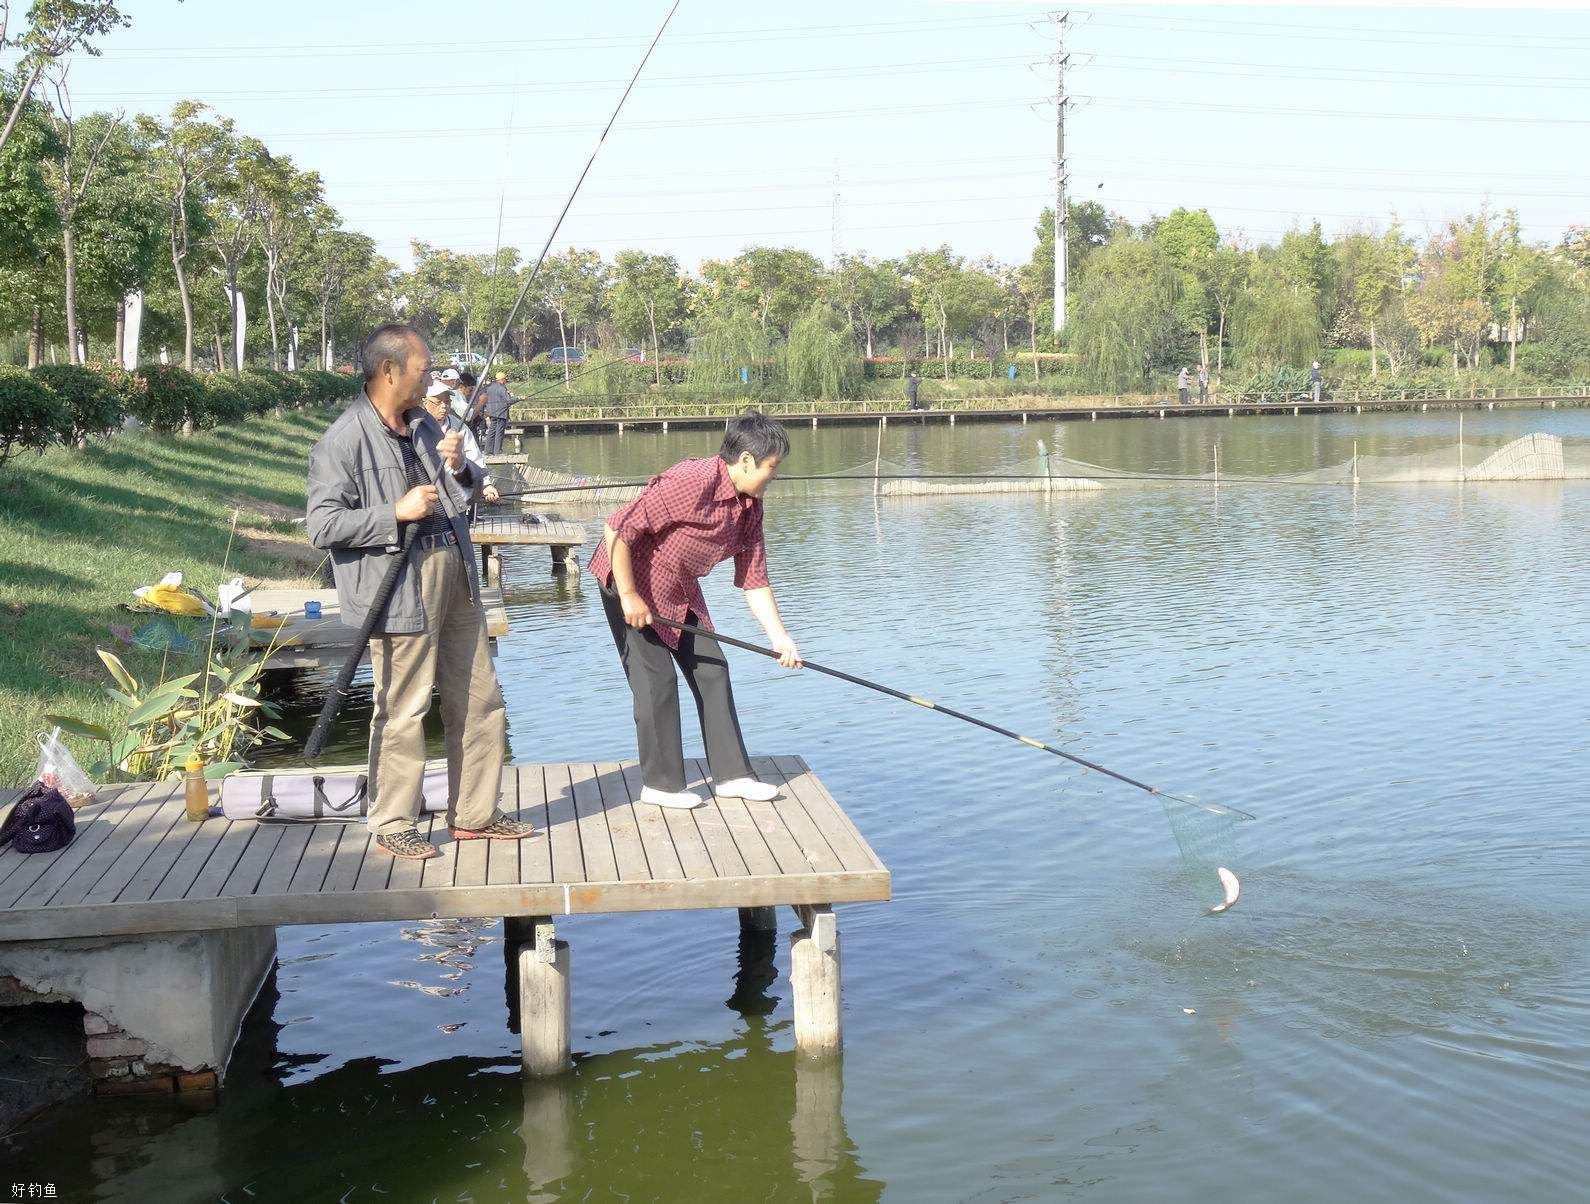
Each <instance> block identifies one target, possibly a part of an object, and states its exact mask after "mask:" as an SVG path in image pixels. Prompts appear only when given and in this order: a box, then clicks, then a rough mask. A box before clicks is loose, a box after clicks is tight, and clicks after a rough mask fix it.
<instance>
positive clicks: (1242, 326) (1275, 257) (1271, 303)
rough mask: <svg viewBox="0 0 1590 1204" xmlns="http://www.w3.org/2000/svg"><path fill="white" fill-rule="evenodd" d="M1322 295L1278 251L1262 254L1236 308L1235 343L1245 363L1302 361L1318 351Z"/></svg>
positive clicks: (1273, 364) (1233, 317)
mask: <svg viewBox="0 0 1590 1204" xmlns="http://www.w3.org/2000/svg"><path fill="white" fill-rule="evenodd" d="M1319 315H1320V307H1319V296H1318V293H1317V292H1316V291H1315V286H1314V284H1313V281H1312V279H1311V278H1309V277H1306V276H1301V275H1300V274H1299V273H1298V272H1296V271H1294V270H1292V265H1290V264H1289V263H1288V262H1287V261H1286V259H1285V258H1284V257H1283V256H1281V255H1280V254H1279V253H1272V254H1269V255H1267V256H1265V257H1263V258H1261V259H1259V260H1258V261H1257V262H1256V263H1255V264H1254V267H1253V275H1252V278H1251V281H1250V283H1249V285H1248V287H1247V288H1245V289H1244V290H1243V291H1242V292H1241V293H1240V294H1238V296H1237V300H1236V302H1235V304H1233V306H1232V309H1231V346H1232V350H1234V351H1235V352H1236V353H1237V360H1238V362H1239V363H1241V364H1242V365H1243V366H1244V367H1249V368H1251V367H1263V368H1284V367H1301V366H1303V365H1304V364H1307V363H1308V362H1309V361H1310V360H1312V359H1313V358H1314V357H1315V356H1316V355H1318V354H1319V347H1320V333H1321V332H1320V316H1319Z"/></svg>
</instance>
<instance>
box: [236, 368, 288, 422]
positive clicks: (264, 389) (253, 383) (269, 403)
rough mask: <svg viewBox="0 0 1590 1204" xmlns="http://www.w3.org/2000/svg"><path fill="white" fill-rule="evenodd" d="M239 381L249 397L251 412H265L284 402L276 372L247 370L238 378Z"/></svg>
mask: <svg viewBox="0 0 1590 1204" xmlns="http://www.w3.org/2000/svg"><path fill="white" fill-rule="evenodd" d="M237 383H238V386H239V387H240V388H241V389H242V390H243V395H244V397H246V398H247V399H248V412H249V413H250V414H265V413H268V412H269V411H271V410H273V409H275V408H276V407H277V406H279V405H281V404H282V394H281V390H280V389H279V388H278V387H277V385H276V381H275V374H274V373H267V372H245V373H243V374H242V375H241V376H239V377H238V378H237Z"/></svg>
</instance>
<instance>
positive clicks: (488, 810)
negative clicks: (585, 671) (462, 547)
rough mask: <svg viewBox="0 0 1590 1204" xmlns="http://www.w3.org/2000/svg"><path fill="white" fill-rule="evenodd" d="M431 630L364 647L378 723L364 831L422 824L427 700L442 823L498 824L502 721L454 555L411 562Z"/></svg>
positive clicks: (478, 615)
mask: <svg viewBox="0 0 1590 1204" xmlns="http://www.w3.org/2000/svg"><path fill="white" fill-rule="evenodd" d="M408 571H409V572H415V571H418V573H419V575H420V597H421V599H422V601H423V602H424V605H425V617H426V620H427V621H428V624H429V626H428V627H427V629H426V630H425V631H423V632H417V633H414V634H411V635H377V636H374V637H372V638H371V640H370V669H371V674H372V678H373V694H374V699H375V714H374V715H373V716H372V718H371V720H370V768H369V778H370V820H369V823H370V829H371V831H373V832H375V833H376V834H377V835H382V834H384V833H390V832H395V831H397V830H398V829H400V828H407V827H411V826H412V825H413V824H414V823H415V822H416V821H417V820H418V819H419V816H420V789H421V785H422V780H423V778H424V775H425V715H426V713H427V712H428V711H429V710H430V709H431V690H432V689H433V688H434V689H436V690H437V691H438V692H439V693H440V694H441V699H442V728H443V731H444V733H445V735H446V740H447V823H448V826H449V827H455V828H484V827H485V826H486V825H487V824H489V823H491V821H492V820H493V819H495V818H496V817H497V816H498V815H499V814H500V812H499V810H498V807H497V800H498V797H499V794H500V792H501V789H502V765H503V761H504V759H505V758H506V755H507V747H508V734H507V727H508V724H507V712H506V710H505V708H504V706H503V701H502V688H501V687H500V686H499V685H498V684H497V670H496V668H495V667H494V666H493V665H492V663H491V650H490V648H489V647H488V646H487V643H486V616H485V613H484V611H482V610H481V608H480V607H479V606H478V605H476V604H475V603H474V602H471V601H470V598H469V579H468V577H467V576H466V575H465V574H466V572H467V571H468V570H466V569H465V567H464V560H463V557H462V556H460V555H459V554H458V549H457V548H456V547H451V548H447V547H443V548H430V549H427V550H425V551H422V552H417V553H415V556H414V560H413V563H412V564H410V566H409V570H408Z"/></svg>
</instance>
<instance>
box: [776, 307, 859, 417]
mask: <svg viewBox="0 0 1590 1204" xmlns="http://www.w3.org/2000/svg"><path fill="white" fill-rule="evenodd" d="M782 359H783V366H784V378H785V380H787V381H788V382H789V386H790V388H791V389H792V390H793V391H794V392H795V393H796V394H797V395H798V396H803V397H816V398H821V399H822V400H824V401H836V400H839V399H841V398H846V397H854V396H856V395H857V393H859V392H860V386H861V351H860V349H859V348H858V347H857V346H856V336H855V333H854V332H853V331H852V330H851V328H850V324H849V323H848V322H847V321H846V320H845V316H844V314H842V313H840V312H839V311H838V310H837V309H836V308H835V307H834V306H832V305H829V304H827V303H825V302H822V301H819V302H817V303H816V304H815V305H813V306H812V307H811V309H810V310H808V311H807V312H806V313H805V314H804V315H802V316H801V317H799V318H797V319H796V320H795V323H794V325H792V326H791V327H790V332H789V342H788V343H787V344H786V345H785V347H784V354H783V356H782Z"/></svg>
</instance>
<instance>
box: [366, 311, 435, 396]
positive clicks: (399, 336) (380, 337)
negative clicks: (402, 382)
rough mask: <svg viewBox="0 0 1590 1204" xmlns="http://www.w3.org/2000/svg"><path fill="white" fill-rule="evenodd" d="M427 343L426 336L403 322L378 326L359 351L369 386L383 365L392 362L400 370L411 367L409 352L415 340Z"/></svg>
mask: <svg viewBox="0 0 1590 1204" xmlns="http://www.w3.org/2000/svg"><path fill="white" fill-rule="evenodd" d="M416 339H417V340H418V341H419V342H421V343H424V342H425V336H424V335H422V334H421V333H420V332H419V331H417V330H415V329H414V327H412V326H409V325H407V324H406V323H403V322H388V323H387V324H386V325H384V326H377V327H376V328H375V329H374V330H372V331H371V332H370V337H369V338H367V339H365V341H364V345H363V346H362V347H361V348H360V349H359V359H360V361H361V362H363V364H364V380H365V383H366V384H369V383H370V382H371V381H372V380H374V379H375V374H376V373H377V372H379V371H380V370H381V365H382V364H383V363H386V362H387V361H388V360H390V361H391V362H392V363H394V364H396V365H397V366H398V367H399V368H407V367H408V366H409V351H410V349H411V346H412V341H413V340H416Z"/></svg>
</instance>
